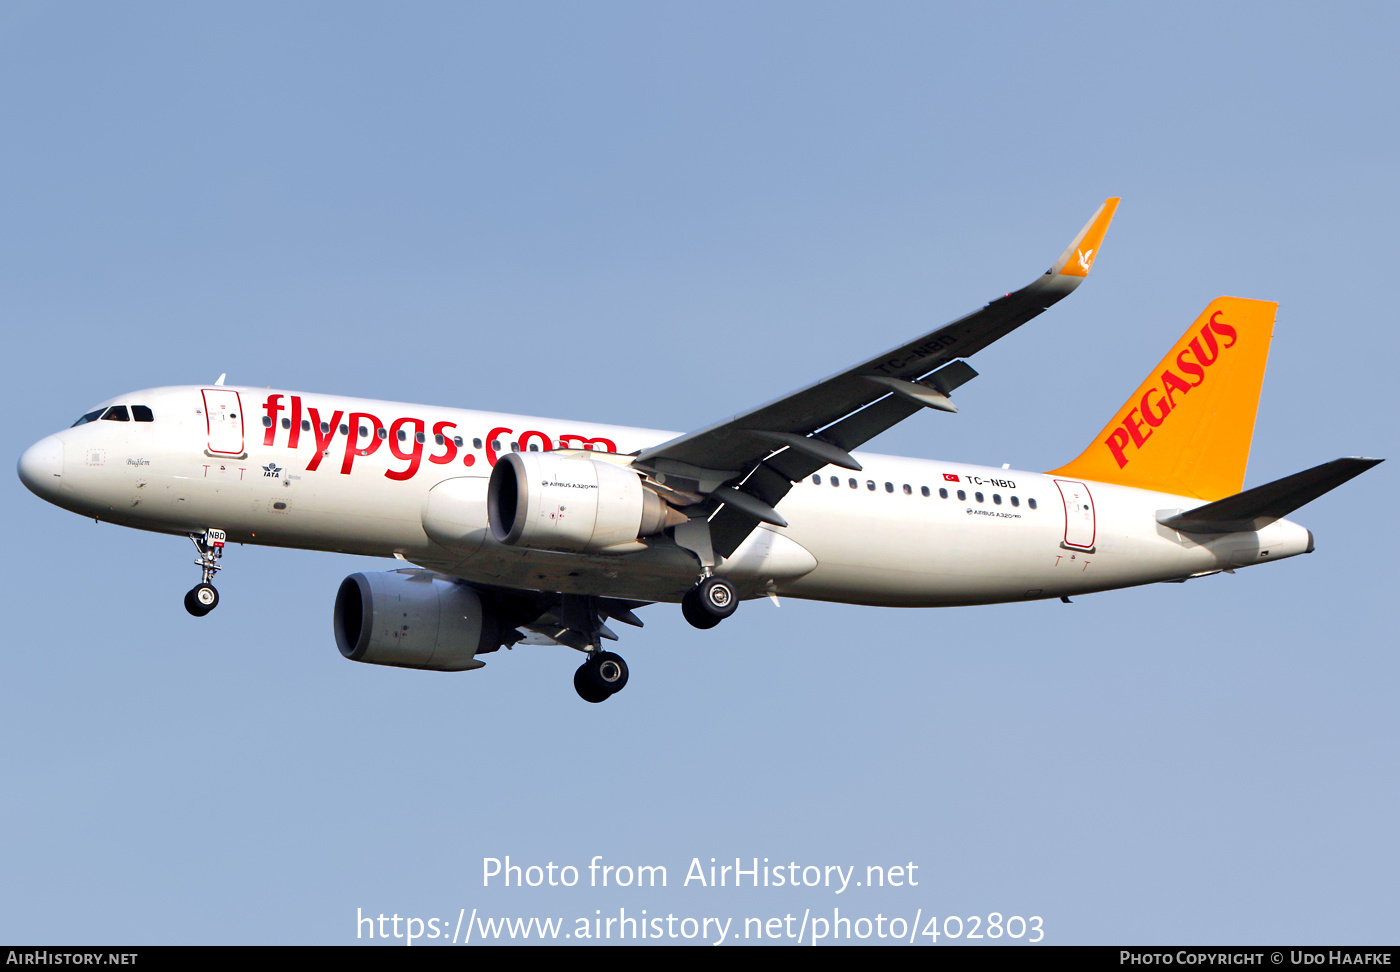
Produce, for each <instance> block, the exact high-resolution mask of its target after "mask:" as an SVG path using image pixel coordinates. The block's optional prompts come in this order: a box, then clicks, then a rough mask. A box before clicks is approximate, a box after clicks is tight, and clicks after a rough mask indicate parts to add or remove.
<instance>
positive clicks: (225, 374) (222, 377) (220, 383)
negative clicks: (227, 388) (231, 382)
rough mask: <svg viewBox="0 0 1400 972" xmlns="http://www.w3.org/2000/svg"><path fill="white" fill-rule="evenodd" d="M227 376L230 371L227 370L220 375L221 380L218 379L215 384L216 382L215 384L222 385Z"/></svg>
mask: <svg viewBox="0 0 1400 972" xmlns="http://www.w3.org/2000/svg"><path fill="white" fill-rule="evenodd" d="M227 377H228V372H227V371H225V372H224V373H223V374H222V375H220V376H219V380H218V381H216V382H214V384H215V385H222V384H223V383H224V379H225V378H227Z"/></svg>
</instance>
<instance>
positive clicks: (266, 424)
mask: <svg viewBox="0 0 1400 972" xmlns="http://www.w3.org/2000/svg"><path fill="white" fill-rule="evenodd" d="M263 428H265V429H270V428H272V416H271V415H264V416H263Z"/></svg>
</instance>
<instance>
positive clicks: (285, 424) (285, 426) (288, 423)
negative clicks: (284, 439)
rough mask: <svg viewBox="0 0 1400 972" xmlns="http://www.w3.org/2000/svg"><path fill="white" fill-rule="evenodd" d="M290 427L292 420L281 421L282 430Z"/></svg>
mask: <svg viewBox="0 0 1400 972" xmlns="http://www.w3.org/2000/svg"><path fill="white" fill-rule="evenodd" d="M136 421H138V422H139V421H141V419H140V418H139V417H138V418H137V419H136ZM291 427H292V420H291V419H289V418H284V419H283V420H282V428H284V429H290V428H291Z"/></svg>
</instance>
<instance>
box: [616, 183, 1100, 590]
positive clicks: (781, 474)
mask: <svg viewBox="0 0 1400 972" xmlns="http://www.w3.org/2000/svg"><path fill="white" fill-rule="evenodd" d="M1117 208H1118V199H1117V198H1113V199H1108V200H1105V201H1104V204H1103V205H1102V206H1100V207H1099V208H1098V211H1097V212H1095V213H1094V215H1093V217H1092V218H1091V219H1090V220H1089V222H1088V223H1086V224H1085V226H1084V228H1083V229H1082V230H1080V231H1079V235H1078V236H1076V237H1075V238H1074V241H1073V242H1072V243H1070V245H1069V246H1068V247H1067V248H1066V249H1065V251H1064V252H1063V253H1062V254H1060V258H1059V259H1058V260H1056V261H1055V264H1054V265H1053V266H1052V267H1051V268H1050V269H1049V270H1047V271H1045V273H1044V274H1043V275H1042V276H1040V277H1039V278H1037V279H1036V280H1035V281H1033V282H1032V283H1030V284H1029V285H1027V286H1025V287H1022V288H1021V289H1020V290H1017V291H1015V292H1014V293H1009V294H1007V295H1006V296H1004V297H999V298H998V299H996V300H994V301H992V302H991V303H990V304H988V305H987V306H985V307H983V308H982V309H981V310H976V311H973V312H972V313H971V314H968V315H967V316H966V317H962V318H959V319H958V320H956V321H953V322H952V323H951V324H945V325H943V326H942V327H940V328H938V329H937V330H935V331H930V332H929V333H927V334H924V335H921V336H919V337H917V338H915V339H914V340H912V341H910V342H908V343H907V344H903V345H900V346H899V347H897V348H892V349H891V350H889V351H886V352H885V353H884V354H880V355H876V356H875V357H873V358H871V359H870V360H868V361H863V362H861V363H860V364H858V365H856V366H855V367H854V368H849V369H847V370H846V371H842V372H840V373H838V374H835V375H832V376H830V377H829V378H824V379H822V380H821V381H819V382H816V383H815V384H811V385H808V386H807V387H806V388H801V389H798V390H797V391H795V392H791V393H790V394H787V395H784V396H783V397H782V398H778V399H775V400H773V401H771V402H769V403H768V404H766V405H760V406H759V407H758V408H754V409H750V410H749V411H747V412H742V413H740V414H738V415H736V416H734V417H733V418H728V419H725V420H723V421H721V422H716V423H715V424H713V425H710V426H707V427H705V428H703V429H700V430H699V431H697V432H691V433H689V434H688V435H683V436H680V437H679V438H676V439H672V440H671V441H669V442H664V443H662V444H661V445H658V446H654V447H652V448H650V449H645V450H643V451H642V453H641V454H640V455H639V456H638V457H637V459H636V461H635V462H634V463H633V467H634V468H636V469H638V470H641V471H643V472H645V473H648V474H650V476H651V477H652V478H653V479H654V480H656V481H657V482H658V483H660V484H662V485H664V486H666V487H667V488H669V489H672V490H676V491H678V492H679V493H689V494H692V495H693V497H694V499H695V500H696V502H695V503H693V504H692V509H691V511H692V512H694V513H695V514H697V515H703V516H707V517H709V523H710V538H711V541H712V544H713V549H714V552H715V553H718V554H719V555H720V556H721V557H727V556H729V555H730V554H731V553H733V552H734V550H735V549H736V548H737V547H738V546H739V544H740V543H742V542H743V540H744V538H745V537H747V536H748V535H749V533H750V532H751V531H752V530H753V528H754V527H755V526H757V525H758V523H760V522H768V523H774V524H777V525H779V526H786V525H787V524H786V522H785V521H784V520H783V518H782V516H781V515H779V514H778V512H777V510H775V509H774V507H775V506H776V505H777V503H778V501H779V500H781V499H782V498H783V497H784V496H785V495H787V491H788V490H789V489H791V488H792V484H793V483H795V482H797V481H799V480H802V479H805V478H806V477H807V476H810V475H811V474H812V473H813V472H815V471H816V470H818V469H820V468H822V467H823V466H826V465H829V464H830V465H837V466H844V467H846V468H848V469H859V468H860V464H859V463H858V462H856V460H855V459H854V458H852V457H851V455H850V451H851V450H852V449H855V448H857V447H858V446H860V445H862V444H863V443H865V442H867V441H869V440H870V439H872V438H874V437H875V436H876V435H879V434H880V433H881V432H883V431H885V430H886V429H888V428H890V427H891V426H893V425H895V424H896V423H898V422H900V421H902V420H904V419H905V418H908V417H909V416H910V415H913V414H914V413H915V412H917V411H919V410H920V409H921V408H934V409H938V410H942V411H949V412H955V411H957V409H956V408H955V407H954V406H953V403H952V401H951V400H950V399H949V397H948V396H949V394H950V393H951V392H952V391H953V389H955V388H956V387H958V386H959V385H961V384H962V383H963V382H966V381H968V380H969V379H971V378H973V377H975V376H976V374H977V372H975V371H973V370H972V368H971V367H970V366H969V365H967V363H966V362H964V361H961V360H959V359H962V358H966V357H968V356H969V355H972V354H975V353H976V352H978V351H980V350H982V349H983V348H985V347H986V346H987V345H989V344H991V343H992V342H993V341H995V340H997V339H998V338H1000V337H1003V336H1005V335H1006V334H1009V333H1010V332H1012V331H1014V330H1015V329H1016V328H1018V327H1020V326H1021V325H1022V324H1024V323H1026V321H1029V320H1030V319H1031V318H1033V317H1035V316H1037V315H1038V314H1040V313H1042V312H1043V311H1045V310H1047V309H1049V307H1050V306H1051V305H1052V304H1054V303H1056V302H1057V301H1059V300H1061V299H1063V298H1064V297H1067V296H1068V295H1069V294H1070V293H1071V292H1072V291H1073V290H1074V288H1075V287H1077V286H1079V284H1080V282H1081V281H1082V280H1083V279H1084V278H1085V277H1086V276H1088V273H1089V269H1090V268H1091V267H1092V265H1093V261H1094V259H1095V257H1096V256H1097V255H1098V251H1099V246H1100V244H1101V243H1102V242H1103V237H1104V234H1105V233H1106V232H1107V230H1108V224H1109V223H1110V222H1112V220H1113V214H1114V212H1115V210H1117ZM716 511H717V512H716ZM704 559H705V558H704V556H703V555H702V561H703V560H704ZM707 566H708V565H707Z"/></svg>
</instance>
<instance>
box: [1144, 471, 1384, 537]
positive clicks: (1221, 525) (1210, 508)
mask: <svg viewBox="0 0 1400 972" xmlns="http://www.w3.org/2000/svg"><path fill="white" fill-rule="evenodd" d="M1382 461H1383V460H1381V459H1361V458H1356V457H1353V458H1348V459H1333V460H1332V461H1331V462H1324V463H1323V464H1322V465H1320V466H1314V467H1313V468H1311V469H1305V470H1303V471H1302V472H1299V473H1294V474H1293V475H1291V476H1284V477H1283V478H1282V479H1276V480H1274V481H1273V482H1272V483H1265V484H1264V485H1263V486H1255V487H1254V488H1253V489H1247V490H1245V491H1244V492H1243V493H1236V494H1235V495H1234V496H1227V497H1225V498H1224V499H1223V500H1217V501H1216V502H1214V503H1207V504H1206V505H1205V506H1198V507H1196V508H1195V509H1194V510H1187V511H1186V512H1185V513H1177V512H1175V511H1172V512H1170V513H1168V514H1165V515H1159V516H1158V517H1157V522H1158V523H1160V524H1162V525H1163V526H1165V527H1170V528H1171V529H1173V530H1180V531H1181V532H1183V533H1209V534H1218V533H1244V532H1249V531H1253V530H1261V529H1263V528H1264V527H1266V526H1268V525H1269V524H1270V523H1272V522H1274V521H1275V520H1278V519H1282V518H1283V517H1285V516H1287V515H1288V514H1290V513H1292V512H1293V511H1294V510H1296V509H1298V508H1299V507H1301V506H1304V505H1305V504H1307V503H1311V502H1312V501H1313V500H1315V499H1317V498H1318V497H1319V496H1321V495H1322V494H1323V493H1326V492H1328V491H1329V490H1333V489H1336V488H1337V487H1338V486H1340V485H1342V483H1344V482H1346V481H1347V480H1348V479H1352V478H1354V477H1356V476H1360V475H1361V474H1362V473H1364V472H1365V471H1366V470H1368V469H1370V468H1371V467H1372V466H1375V465H1378V464H1379V463H1381V462H1382Z"/></svg>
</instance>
